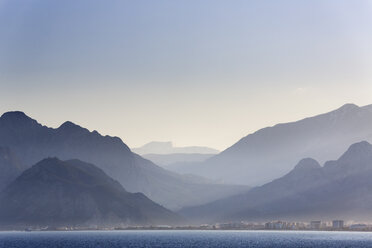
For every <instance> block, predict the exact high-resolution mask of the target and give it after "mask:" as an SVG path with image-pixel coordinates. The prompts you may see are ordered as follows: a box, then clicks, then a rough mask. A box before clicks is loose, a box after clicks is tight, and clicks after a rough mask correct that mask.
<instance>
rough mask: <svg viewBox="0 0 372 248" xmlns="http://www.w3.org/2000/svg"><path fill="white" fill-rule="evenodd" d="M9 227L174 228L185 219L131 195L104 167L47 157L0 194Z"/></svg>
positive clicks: (2, 214)
mask: <svg viewBox="0 0 372 248" xmlns="http://www.w3.org/2000/svg"><path fill="white" fill-rule="evenodd" d="M0 220H1V221H0V223H1V224H2V225H8V226H30V225H31V226H37V225H39V226H40V225H49V226H89V225H113V224H174V223H176V222H178V221H180V220H181V218H180V217H179V216H177V215H176V214H174V213H173V212H171V211H169V210H167V209H165V208H163V207H161V206H160V205H158V204H156V203H154V202H153V201H151V200H150V199H148V198H147V197H146V196H145V195H143V194H142V193H128V192H127V191H125V190H124V188H123V187H122V186H121V185H120V183H118V182H117V181H115V180H113V179H111V178H110V177H108V176H107V175H106V174H105V173H104V172H103V171H102V170H101V169H99V168H97V167H96V166H94V165H92V164H88V163H85V162H82V161H80V160H69V161H61V160H59V159H57V158H48V159H44V160H42V161H41V162H39V163H37V164H36V165H34V166H32V167H31V168H30V169H27V170H26V171H24V172H23V173H22V174H21V175H20V176H19V177H18V178H17V179H16V180H15V181H14V182H12V183H11V184H10V185H9V186H8V187H6V188H5V190H4V191H3V192H2V193H1V194H0Z"/></svg>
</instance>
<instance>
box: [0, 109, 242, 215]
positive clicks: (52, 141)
mask: <svg viewBox="0 0 372 248" xmlns="http://www.w3.org/2000/svg"><path fill="white" fill-rule="evenodd" d="M0 146H6V147H9V148H10V149H11V150H12V151H13V152H14V154H15V155H16V156H17V157H18V158H19V160H20V162H21V163H22V164H25V165H27V166H28V167H30V166H31V165H33V164H35V163H37V162H38V161H40V160H42V159H44V158H47V157H58V158H60V159H62V160H69V159H80V160H82V161H86V162H88V163H92V164H95V165H97V166H98V167H99V168H101V169H103V170H104V171H105V173H107V174H108V175H109V176H111V177H113V178H114V179H115V180H117V181H119V182H120V183H121V184H122V185H123V186H124V188H125V189H126V190H128V191H129V192H142V193H144V194H145V195H146V196H147V197H149V198H150V199H152V200H154V201H155V202H158V203H160V204H162V205H164V206H166V207H168V208H172V209H177V208H180V207H182V206H192V205H196V204H203V203H206V202H208V201H211V200H216V199H219V198H221V197H224V196H228V195H232V194H235V193H237V192H242V191H243V190H245V189H246V187H239V186H227V185H215V184H213V185H212V184H206V183H204V181H196V180H195V177H194V178H192V180H190V177H185V176H181V175H178V174H176V173H172V172H169V171H167V170H164V169H162V168H160V167H158V166H157V165H155V164H154V163H152V162H150V161H149V160H146V159H143V158H142V157H140V156H139V155H137V154H134V153H132V152H131V150H130V149H129V148H128V146H127V145H125V144H124V143H123V142H122V141H121V139H120V138H118V137H110V136H102V135H100V134H99V133H98V132H97V131H93V132H90V131H89V130H87V129H85V128H82V127H80V126H78V125H76V124H74V123H72V122H65V123H63V124H62V125H61V126H60V127H59V128H57V129H53V128H48V127H46V126H42V125H41V124H39V123H38V122H37V121H36V120H34V119H31V118H30V117H28V116H27V115H25V114H24V113H23V112H7V113H5V114H3V115H2V116H1V118H0Z"/></svg>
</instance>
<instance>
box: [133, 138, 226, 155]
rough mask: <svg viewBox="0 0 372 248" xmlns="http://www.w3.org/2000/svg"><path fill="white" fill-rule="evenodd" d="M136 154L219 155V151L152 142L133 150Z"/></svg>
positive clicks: (202, 147) (169, 142) (201, 147)
mask: <svg viewBox="0 0 372 248" xmlns="http://www.w3.org/2000/svg"><path fill="white" fill-rule="evenodd" d="M132 150H133V151H134V152H135V153H138V154H140V155H145V154H176V153H187V154H192V153H200V154H217V153H218V152H219V151H218V150H216V149H213V148H209V147H204V146H186V147H177V146H174V145H173V143H172V142H171V141H165V142H162V141H152V142H150V143H147V144H145V145H143V146H141V147H138V148H133V149H132Z"/></svg>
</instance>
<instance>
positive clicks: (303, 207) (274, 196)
mask: <svg viewBox="0 0 372 248" xmlns="http://www.w3.org/2000/svg"><path fill="white" fill-rule="evenodd" d="M371 178H372V145H370V144H369V143H367V142H360V143H357V144H354V145H352V146H351V147H350V148H349V149H348V150H347V152H345V153H344V154H343V155H342V156H341V157H340V158H339V159H338V160H336V161H329V162H326V163H325V164H324V166H323V167H321V166H320V165H319V163H318V162H317V161H315V160H313V159H303V160H301V161H300V162H299V163H298V165H297V166H296V167H295V168H294V169H293V170H292V171H290V172H289V173H288V174H287V175H285V176H283V177H281V178H279V179H276V180H274V181H272V182H270V183H268V184H265V185H263V186H261V187H257V188H254V189H252V190H250V191H249V192H248V193H245V194H241V195H237V196H233V197H229V198H226V199H222V200H219V201H216V202H213V203H210V204H206V205H204V206H200V207H193V208H187V209H183V210H182V211H181V213H182V214H183V215H185V216H187V217H190V218H193V219H194V220H197V221H198V222H204V221H211V222H215V221H234V220H275V219H286V220H311V219H322V220H331V219H335V218H337V219H346V220H363V221H367V220H372V217H371V213H372V194H371V192H372V180H371Z"/></svg>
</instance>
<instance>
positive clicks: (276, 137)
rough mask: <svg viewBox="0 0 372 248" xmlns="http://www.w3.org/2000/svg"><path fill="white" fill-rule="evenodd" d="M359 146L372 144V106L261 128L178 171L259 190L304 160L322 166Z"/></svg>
mask: <svg viewBox="0 0 372 248" xmlns="http://www.w3.org/2000/svg"><path fill="white" fill-rule="evenodd" d="M361 140H367V141H369V142H372V105H369V106H365V107H358V106H356V105H354V104H346V105H344V106H342V107H341V108H339V109H337V110H334V111H332V112H329V113H326V114H321V115H318V116H315V117H311V118H306V119H303V120H300V121H296V122H291V123H284V124H278V125H275V126H273V127H267V128H263V129H261V130H258V131H257V132H255V133H253V134H250V135H248V136H246V137H244V138H242V139H241V140H240V141H239V142H237V143H236V144H234V145H233V146H231V147H230V148H228V149H226V150H225V151H223V152H221V153H220V154H218V155H216V156H214V157H212V158H210V159H207V160H206V161H205V162H202V163H197V164H195V165H190V164H186V165H185V166H182V165H179V166H178V167H174V170H175V171H176V172H179V173H191V174H195V175H199V176H203V177H207V178H210V179H215V180H216V179H217V180H223V181H224V182H228V183H237V184H248V185H251V186H257V185H262V184H263V183H267V182H270V181H271V180H273V179H275V178H278V177H280V176H282V175H284V174H285V173H287V172H288V171H289V170H290V169H291V167H290V166H291V165H293V164H295V163H296V162H297V161H299V160H300V159H301V158H306V157H312V158H314V159H316V160H317V161H320V162H321V163H324V162H325V161H327V160H330V159H335V158H337V157H339V156H340V155H341V154H342V152H343V151H345V150H346V149H347V147H348V146H349V145H350V144H353V143H356V142H359V141H361Z"/></svg>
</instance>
